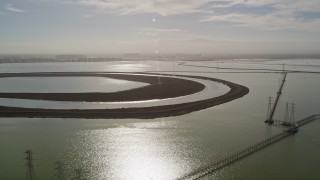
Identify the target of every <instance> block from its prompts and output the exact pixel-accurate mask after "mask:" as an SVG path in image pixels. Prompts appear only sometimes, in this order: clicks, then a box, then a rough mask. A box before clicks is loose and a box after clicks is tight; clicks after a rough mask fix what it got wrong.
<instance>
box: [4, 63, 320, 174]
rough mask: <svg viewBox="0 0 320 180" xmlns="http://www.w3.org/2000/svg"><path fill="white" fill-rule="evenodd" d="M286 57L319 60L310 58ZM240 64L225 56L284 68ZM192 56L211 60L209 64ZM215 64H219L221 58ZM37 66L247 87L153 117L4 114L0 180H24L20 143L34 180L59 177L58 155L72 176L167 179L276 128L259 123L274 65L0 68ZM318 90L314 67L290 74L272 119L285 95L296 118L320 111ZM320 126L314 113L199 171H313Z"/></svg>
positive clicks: (272, 88) (318, 158)
mask: <svg viewBox="0 0 320 180" xmlns="http://www.w3.org/2000/svg"><path fill="white" fill-rule="evenodd" d="M285 62H286V64H289V63H292V64H294V63H298V64H312V63H314V64H317V63H318V61H316V60H313V61H311V60H310V61H307V60H299V61H298V60H294V61H293V60H292V61H290V60H286V61H285ZM246 63H252V62H249V61H246ZM246 63H243V62H232V63H225V66H233V67H240V66H241V67H242V66H243V67H249V66H250V67H252V68H254V67H255V66H267V67H268V68H270V67H271V68H279V69H281V68H282V67H281V66H282V65H273V64H274V63H275V62H274V61H270V62H268V61H267V62H264V64H256V65H255V64H250V65H248V64H246ZM192 64H197V65H208V66H214V65H216V63H210V62H199V63H192ZM279 64H283V63H282V62H280V63H279ZM318 64H319V63H318ZM219 66H224V65H223V64H221V63H220V64H219ZM291 68H295V69H298V68H304V69H305V68H306V67H300V66H291ZM308 69H312V70H319V69H318V68H310V67H308ZM40 70H41V71H43V72H46V71H52V72H55V71H113V72H139V71H183V72H175V73H176V74H190V75H200V76H208V77H215V78H221V79H225V80H229V81H232V82H235V83H239V84H242V85H245V86H247V87H248V88H249V89H250V93H249V94H248V95H246V96H245V97H243V98H241V99H237V100H234V101H232V102H229V103H226V104H222V105H219V106H216V107H212V108H208V109H205V110H202V111H198V112H194V113H191V114H186V115H182V116H178V117H169V118H158V119H152V120H139V119H118V120H114V119H51V118H46V119H42V118H32V119H28V118H1V119H0V152H1V153H0V154H1V155H0V159H1V161H0V167H1V168H0V177H1V179H24V177H25V172H26V171H25V161H24V153H23V152H24V151H25V150H26V149H32V150H33V152H34V157H35V161H34V164H35V170H36V174H37V177H38V179H56V177H55V176H54V175H55V171H54V170H53V168H54V166H53V163H54V162H56V161H61V162H63V163H64V164H65V170H66V176H67V177H69V178H72V177H73V176H74V172H73V170H74V169H77V168H80V169H82V171H83V172H84V174H85V175H86V176H87V177H88V178H89V179H174V178H177V177H180V176H182V175H183V174H185V173H188V172H190V171H192V170H194V169H196V168H198V167H205V166H206V165H208V164H210V163H212V162H213V161H216V160H218V159H219V158H222V157H223V156H225V155H227V154H229V153H232V152H235V151H237V150H239V149H240V148H243V147H246V146H247V145H251V144H253V143H254V142H257V141H260V140H261V139H263V138H266V137H268V136H270V135H272V134H275V133H278V132H280V131H281V129H279V128H277V127H268V126H266V125H265V124H264V123H263V121H264V120H265V117H266V109H267V97H269V96H274V95H275V93H276V90H277V88H278V83H279V79H280V74H277V73H223V72H224V71H228V70H224V71H222V70H219V71H218V70H216V69H212V68H205V67H183V66H178V65H177V63H174V62H156V61H151V62H121V63H120V62H112V63H76V64H72V63H65V64H58V63H51V64H49V63H48V64H2V65H1V66H0V72H2V73H3V72H33V71H40ZM189 71H193V72H189ZM167 73H170V72H167ZM171 73H172V72H171ZM319 90H320V76H319V74H289V75H288V79H287V82H286V85H285V87H284V92H283V97H282V98H281V100H280V104H279V109H278V110H277V112H276V118H277V119H281V118H283V116H284V105H285V103H286V101H290V102H295V103H296V105H297V109H296V119H297V120H298V119H300V118H303V117H306V116H309V115H311V114H315V113H319V112H320V109H319V107H320V99H319V98H318V97H319V92H320V91H319ZM319 128H320V121H314V122H313V123H310V124H308V125H306V126H304V127H302V128H301V129H300V131H299V132H298V134H296V135H295V136H292V137H289V138H286V139H285V140H283V141H280V142H278V143H276V144H274V145H272V146H270V147H268V148H266V149H264V150H262V151H259V152H257V153H255V154H253V155H252V156H250V157H248V158H245V159H243V160H241V161H239V162H236V163H234V164H232V165H231V166H228V167H227V168H224V169H222V170H220V171H217V172H216V173H214V174H212V175H210V176H209V177H206V178H204V179H319V178H320V172H319V171H318V167H319V162H320V155H319V152H320V140H319V139H320V133H319V132H320V131H319Z"/></svg>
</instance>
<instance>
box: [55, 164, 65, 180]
mask: <svg viewBox="0 0 320 180" xmlns="http://www.w3.org/2000/svg"><path fill="white" fill-rule="evenodd" d="M54 164H55V167H54V169H55V170H56V171H57V177H58V179H59V180H63V179H64V169H63V164H62V163H61V162H59V161H58V162H55V163H54Z"/></svg>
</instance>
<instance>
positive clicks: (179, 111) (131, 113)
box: [0, 73, 249, 119]
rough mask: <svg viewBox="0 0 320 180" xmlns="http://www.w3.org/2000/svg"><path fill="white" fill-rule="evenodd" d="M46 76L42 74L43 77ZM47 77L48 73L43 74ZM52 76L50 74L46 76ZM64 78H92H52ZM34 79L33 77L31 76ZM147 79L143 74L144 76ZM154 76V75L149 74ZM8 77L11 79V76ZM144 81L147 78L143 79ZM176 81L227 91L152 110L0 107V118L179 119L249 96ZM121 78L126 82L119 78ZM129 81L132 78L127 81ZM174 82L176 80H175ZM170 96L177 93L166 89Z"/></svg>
mask: <svg viewBox="0 0 320 180" xmlns="http://www.w3.org/2000/svg"><path fill="white" fill-rule="evenodd" d="M27 74H30V73H19V75H20V77H21V75H27ZM45 74H46V73H45ZM47 74H48V73H47ZM49 74H52V75H54V73H49ZM66 74H72V75H73V76H87V75H88V74H92V75H96V74H94V73H58V74H55V76H65V75H66ZM33 75H34V73H33ZM43 75H44V74H43V73H38V74H37V76H39V77H41V76H43ZM146 75H147V74H146ZM153 75H154V74H153ZM6 76H8V74H2V76H1V75H0V77H6ZM11 77H12V76H11ZM143 77H144V78H146V79H148V78H149V77H150V76H143ZM176 77H190V78H198V79H205V80H211V81H215V82H218V83H222V84H224V85H226V86H228V87H230V89H231V90H230V91H229V92H228V93H226V94H224V95H222V96H219V97H214V98H210V99H206V100H200V101H195V102H189V103H182V104H175V105H164V106H156V107H142V108H123V109H85V110H55V109H35V108H17V107H5V106H0V117H29V118H86V119H124V118H138V119H152V118H160V117H169V116H179V115H183V114H187V113H191V112H194V111H199V110H202V109H206V108H209V107H213V106H216V105H219V104H223V103H227V102H230V101H232V100H235V99H238V98H241V97H243V96H245V95H246V94H248V93H249V89H248V88H247V87H245V86H242V85H239V84H236V83H232V82H229V81H225V80H221V79H215V78H209V77H200V76H182V75H179V76H178V75H177V76H176ZM122 78H128V79H127V80H132V79H130V77H129V76H127V77H122ZM131 78H132V77H131ZM175 80H176V79H175ZM189 88H190V86H183V87H182V89H189ZM139 89H140V90H142V92H141V93H143V94H148V93H149V92H148V91H147V90H143V88H139ZM168 92H172V93H174V94H177V93H179V92H177V91H175V90H173V89H170V91H168Z"/></svg>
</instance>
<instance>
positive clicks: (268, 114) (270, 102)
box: [266, 97, 272, 120]
mask: <svg viewBox="0 0 320 180" xmlns="http://www.w3.org/2000/svg"><path fill="white" fill-rule="evenodd" d="M271 108H272V97H269V99H268V110H267V118H266V120H268V119H269V118H270V113H271Z"/></svg>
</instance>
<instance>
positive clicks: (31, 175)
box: [24, 150, 37, 180]
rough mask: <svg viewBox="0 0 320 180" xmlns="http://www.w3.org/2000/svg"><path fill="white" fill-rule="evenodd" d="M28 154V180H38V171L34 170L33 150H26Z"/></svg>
mask: <svg viewBox="0 0 320 180" xmlns="http://www.w3.org/2000/svg"><path fill="white" fill-rule="evenodd" d="M24 153H25V154H26V158H25V159H26V161H27V162H26V167H27V172H26V179H27V180H36V179H37V178H36V173H35V171H34V167H33V153H32V151H31V150H26V151H25V152H24Z"/></svg>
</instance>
